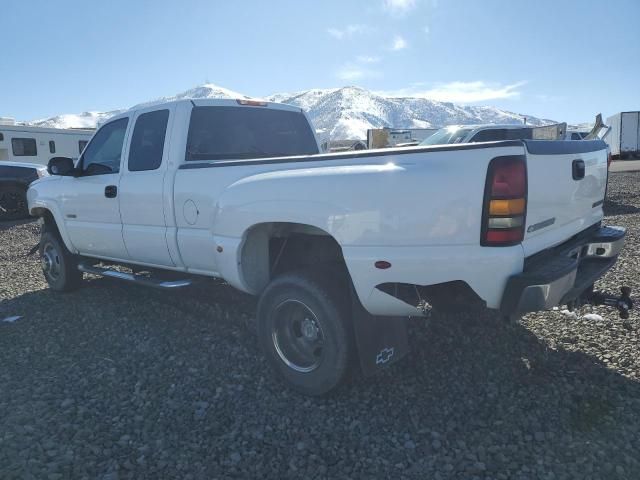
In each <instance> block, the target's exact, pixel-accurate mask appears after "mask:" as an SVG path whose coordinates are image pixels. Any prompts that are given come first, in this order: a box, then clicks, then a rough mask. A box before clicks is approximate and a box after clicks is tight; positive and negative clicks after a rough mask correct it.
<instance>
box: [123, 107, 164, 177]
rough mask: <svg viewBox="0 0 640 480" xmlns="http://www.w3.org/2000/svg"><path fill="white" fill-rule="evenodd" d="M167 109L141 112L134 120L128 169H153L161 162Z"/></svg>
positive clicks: (134, 170)
mask: <svg viewBox="0 0 640 480" xmlns="http://www.w3.org/2000/svg"><path fill="white" fill-rule="evenodd" d="M168 120H169V110H158V111H157V112H149V113H143V114H142V115H140V116H139V117H138V120H136V126H135V128H134V129H133V137H132V138H131V149H130V151H129V171H130V172H140V171H143V170H155V169H157V168H159V167H160V164H161V163H162V152H163V151H164V139H165V136H166V133H167V122H168Z"/></svg>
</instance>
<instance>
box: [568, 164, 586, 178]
mask: <svg viewBox="0 0 640 480" xmlns="http://www.w3.org/2000/svg"><path fill="white" fill-rule="evenodd" d="M584 171H585V167H584V160H574V161H573V163H572V164H571V175H572V176H573V179H574V180H582V179H583V178H584Z"/></svg>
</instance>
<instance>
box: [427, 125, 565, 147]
mask: <svg viewBox="0 0 640 480" xmlns="http://www.w3.org/2000/svg"><path fill="white" fill-rule="evenodd" d="M566 127H567V126H566V124H565V123H559V124H554V125H545V126H542V127H533V126H527V125H519V124H515V125H512V124H485V125H450V126H448V127H443V128H441V129H439V130H438V131H437V132H435V133H434V134H432V135H431V136H429V137H428V138H426V139H424V140H423V141H422V142H420V143H419V145H425V146H426V145H454V144H458V143H474V142H495V141H499V140H533V139H539V140H561V139H564V138H565V134H566Z"/></svg>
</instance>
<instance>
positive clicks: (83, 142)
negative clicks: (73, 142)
mask: <svg viewBox="0 0 640 480" xmlns="http://www.w3.org/2000/svg"><path fill="white" fill-rule="evenodd" d="M87 143H89V142H88V141H86V140H78V153H82V151H83V150H84V147H86V146H87Z"/></svg>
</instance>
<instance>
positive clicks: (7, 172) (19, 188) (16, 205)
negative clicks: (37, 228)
mask: <svg viewBox="0 0 640 480" xmlns="http://www.w3.org/2000/svg"><path fill="white" fill-rule="evenodd" d="M47 175H49V173H48V172H47V167H45V166H43V165H38V164H37V163H24V162H0V222H5V221H9V220H18V219H22V218H26V217H28V216H29V209H28V208H27V194H26V193H27V189H28V188H29V184H30V183H31V182H33V181H34V180H37V179H38V178H42V177H46V176H47Z"/></svg>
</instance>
